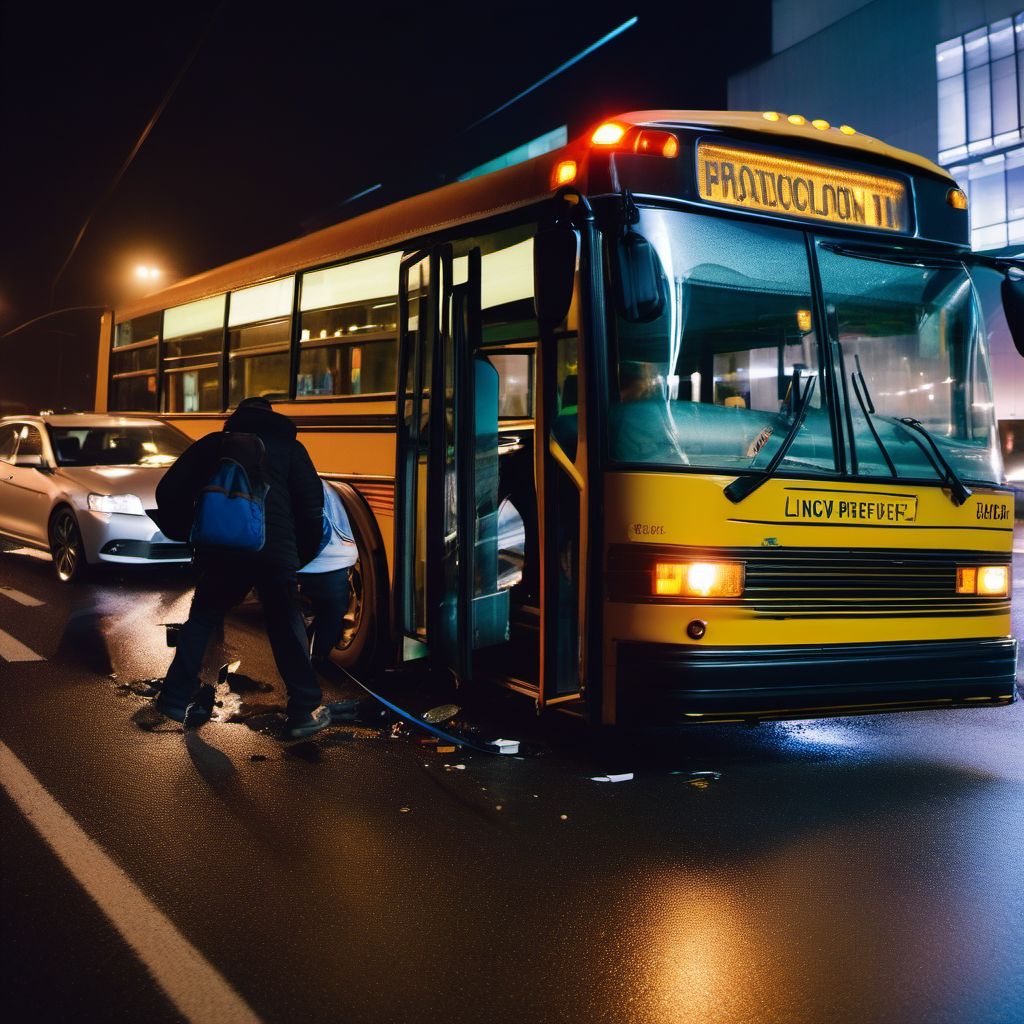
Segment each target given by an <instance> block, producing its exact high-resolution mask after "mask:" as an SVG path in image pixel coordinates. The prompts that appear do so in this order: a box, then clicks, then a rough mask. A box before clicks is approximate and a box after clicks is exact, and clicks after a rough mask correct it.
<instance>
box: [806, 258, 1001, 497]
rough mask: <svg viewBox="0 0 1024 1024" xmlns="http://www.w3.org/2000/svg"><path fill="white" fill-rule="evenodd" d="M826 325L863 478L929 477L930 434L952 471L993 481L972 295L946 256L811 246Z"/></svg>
mask: <svg viewBox="0 0 1024 1024" xmlns="http://www.w3.org/2000/svg"><path fill="white" fill-rule="evenodd" d="M818 266H819V267H820V270H821V281H822V289H823V291H824V297H825V308H826V311H827V315H828V318H829V321H830V323H829V329H830V333H831V334H832V335H833V337H834V338H835V339H836V341H837V342H838V348H839V357H840V366H839V367H838V369H839V372H840V373H841V374H842V376H843V377H844V378H845V385H846V393H847V401H848V403H849V406H850V414H851V422H852V428H853V445H854V448H855V452H854V454H855V456H856V462H855V466H854V470H855V472H858V473H860V474H862V475H865V476H887V475H888V476H890V477H892V476H897V477H917V478H922V479H923V478H927V477H929V476H930V475H933V474H934V472H935V470H934V467H933V459H932V457H931V456H932V453H931V452H930V445H929V444H928V439H927V438H923V437H922V435H921V433H920V431H915V430H913V429H910V427H909V425H908V424H907V423H906V422H904V421H905V420H916V421H917V422H918V423H919V424H920V426H921V427H923V428H924V429H925V430H926V431H927V433H928V434H930V435H931V438H932V440H934V442H935V443H936V444H937V445H938V447H939V449H940V451H941V453H942V455H943V456H944V457H945V459H946V460H947V461H948V462H949V464H950V465H951V466H952V468H953V469H954V470H955V471H956V473H957V474H958V475H959V476H962V477H963V478H964V479H967V480H976V481H981V482H983V483H998V481H999V469H1000V460H999V452H998V445H997V439H996V431H995V419H994V405H993V398H992V385H991V380H990V376H989V366H988V349H987V345H986V341H985V335H984V331H983V330H982V329H981V326H982V323H983V320H982V316H981V312H980V307H979V304H978V300H977V296H976V295H975V292H974V286H973V284H972V282H971V279H970V277H969V276H968V274H967V272H966V271H965V270H964V267H963V266H962V265H961V264H959V263H956V262H954V261H951V260H945V261H941V262H936V261H933V262H931V263H929V262H928V260H927V258H924V259H922V260H919V261H913V262H908V261H907V260H904V259H897V258H888V259H887V258H886V256H885V254H884V253H882V254H872V255H866V254H858V253H855V252H850V251H844V250H843V249H841V248H840V247H838V246H836V245H833V244H831V243H828V242H819V244H818Z"/></svg>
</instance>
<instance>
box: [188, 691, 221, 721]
mask: <svg viewBox="0 0 1024 1024" xmlns="http://www.w3.org/2000/svg"><path fill="white" fill-rule="evenodd" d="M215 697H216V693H215V691H214V689H213V687H212V686H210V684H209V683H205V684H204V685H203V686H200V687H199V692H198V693H197V694H196V695H195V697H193V698H192V703H191V704H189V706H188V707H187V708H185V721H184V723H183V724H184V726H185V728H186V729H198V728H199V727H200V726H201V725H206V723H207V722H208V721H209V720H210V719H211V718H212V717H213V702H214V699H215Z"/></svg>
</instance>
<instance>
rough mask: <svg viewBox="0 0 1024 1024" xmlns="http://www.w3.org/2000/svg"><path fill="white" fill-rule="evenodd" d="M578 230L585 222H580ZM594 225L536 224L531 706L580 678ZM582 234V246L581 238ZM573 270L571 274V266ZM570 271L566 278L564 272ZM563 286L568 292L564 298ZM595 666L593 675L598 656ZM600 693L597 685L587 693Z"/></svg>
mask: <svg viewBox="0 0 1024 1024" xmlns="http://www.w3.org/2000/svg"><path fill="white" fill-rule="evenodd" d="M585 227H586V225H585ZM592 239H593V232H592V231H586V230H579V229H577V228H576V227H574V226H570V224H569V223H568V222H567V221H566V220H563V221H562V222H561V223H558V224H556V225H554V226H552V227H549V228H546V229H543V230H542V231H541V232H540V233H539V234H538V236H537V240H536V243H535V246H536V250H535V259H536V279H537V280H538V281H539V282H540V287H541V288H542V290H543V292H544V293H545V294H543V295H538V297H537V303H538V318H539V320H540V332H541V344H540V346H539V353H538V371H537V375H538V379H539V380H540V381H541V395H542V401H541V402H540V403H538V405H539V410H538V413H539V414H538V423H537V432H536V433H537V438H536V444H537V464H538V466H539V467H540V473H539V475H538V483H539V485H540V486H539V487H538V499H539V515H540V522H541V523H542V528H541V531H540V535H541V551H542V559H541V560H542V571H543V579H542V585H541V608H542V617H541V650H542V660H541V679H540V688H539V693H538V696H537V704H538V707H545V706H548V705H554V704H561V703H574V702H576V701H578V700H579V699H580V696H581V694H582V693H583V691H584V685H585V665H586V662H587V659H586V657H585V652H586V649H587V637H588V635H589V634H588V630H589V629H592V619H593V616H592V615H591V614H589V613H588V601H587V595H588V594H589V593H591V592H592V589H593V587H594V586H595V585H596V584H595V581H593V580H589V579H588V572H587V568H588V552H589V544H590V540H591V538H590V536H589V534H590V532H591V531H590V530H589V529H588V523H589V520H590V518H591V515H592V513H593V512H594V510H593V509H592V508H591V502H592V499H593V495H592V493H591V488H590V487H589V486H588V480H589V478H590V476H591V474H590V466H589V457H588V453H589V448H588V446H587V444H586V436H587V429H588V420H589V418H590V417H589V415H588V414H589V413H590V411H591V409H590V403H589V402H588V401H587V400H586V396H587V393H588V381H589V375H592V374H593V366H591V365H589V363H588V360H587V358H586V352H585V351H584V346H583V345H582V342H583V341H584V340H585V339H586V338H587V336H588V333H590V332H591V331H592V330H593V324H591V323H590V322H589V320H590V319H591V318H590V317H589V316H588V315H587V311H588V309H589V308H590V304H591V302H592V301H593V300H592V295H593V293H594V289H595V288H599V287H600V285H599V283H597V284H595V283H594V282H592V281H590V280H589V278H590V277H591V276H593V275H594V274H596V273H598V271H597V270H595V269H594V268H595V267H596V268H599V267H600V260H599V259H595V258H594V256H593V254H592V253H591V251H590V250H591V249H592V248H594V246H595V244H596V243H593V240H592ZM581 241H582V242H583V243H584V244H583V245H581V244H580V243H581ZM574 267H575V272H574ZM566 273H568V282H566V281H565V280H564V277H565V275H566ZM567 289H571V296H570V295H569V293H568V291H567ZM593 671H594V672H595V673H597V674H598V675H599V674H600V663H599V661H598V662H596V663H595V665H594V666H593ZM599 693H600V687H599V686H597V687H596V693H595V695H598V694H599Z"/></svg>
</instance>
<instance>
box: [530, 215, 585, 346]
mask: <svg viewBox="0 0 1024 1024" xmlns="http://www.w3.org/2000/svg"><path fill="white" fill-rule="evenodd" d="M578 251H579V241H578V238H577V236H576V232H575V231H574V230H573V229H572V228H571V227H570V226H569V225H568V224H556V225H554V226H553V227H550V228H544V229H543V230H542V231H539V232H538V233H537V237H536V238H535V239H534V241H533V304H534V308H535V309H536V311H537V322H538V323H539V324H540V326H541V328H542V329H547V330H552V329H553V328H555V327H557V326H558V325H559V324H560V323H561V322H562V321H563V320H564V319H565V318H566V316H567V314H568V312H569V306H570V305H571V304H572V290H573V285H574V283H575V279H576V256H577V253H578Z"/></svg>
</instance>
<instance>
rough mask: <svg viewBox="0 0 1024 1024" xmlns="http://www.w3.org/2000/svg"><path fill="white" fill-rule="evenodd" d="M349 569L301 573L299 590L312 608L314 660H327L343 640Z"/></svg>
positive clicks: (349, 591) (347, 603) (348, 590)
mask: <svg viewBox="0 0 1024 1024" xmlns="http://www.w3.org/2000/svg"><path fill="white" fill-rule="evenodd" d="M348 572H349V571H348V569H335V570H333V571H332V572H301V573H299V589H300V590H301V591H302V596H303V597H304V598H306V600H308V601H309V603H310V604H311V605H312V606H313V657H314V658H328V657H330V653H331V651H332V650H333V649H334V647H335V645H336V644H337V642H338V641H339V640H340V639H341V632H342V625H343V623H342V619H343V618H344V616H345V612H347V611H348V605H349V594H350V593H351V589H350V586H349V578H348Z"/></svg>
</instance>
